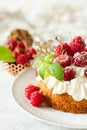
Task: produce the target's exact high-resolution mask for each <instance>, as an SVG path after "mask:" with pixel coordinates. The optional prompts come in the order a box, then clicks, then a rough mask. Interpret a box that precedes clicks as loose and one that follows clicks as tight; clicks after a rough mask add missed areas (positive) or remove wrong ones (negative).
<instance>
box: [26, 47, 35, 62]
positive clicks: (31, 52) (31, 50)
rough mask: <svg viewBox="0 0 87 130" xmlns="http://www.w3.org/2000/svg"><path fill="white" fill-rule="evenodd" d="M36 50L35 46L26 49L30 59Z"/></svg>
mask: <svg viewBox="0 0 87 130" xmlns="http://www.w3.org/2000/svg"><path fill="white" fill-rule="evenodd" d="M36 53H37V52H36V50H35V49H34V48H29V49H27V50H26V51H25V54H26V56H27V58H28V59H29V60H30V59H33V55H34V54H36Z"/></svg>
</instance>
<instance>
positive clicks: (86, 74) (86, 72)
mask: <svg viewBox="0 0 87 130" xmlns="http://www.w3.org/2000/svg"><path fill="white" fill-rule="evenodd" d="M84 74H85V76H86V77H87V69H86V70H85V71H84Z"/></svg>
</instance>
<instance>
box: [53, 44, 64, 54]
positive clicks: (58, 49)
mask: <svg viewBox="0 0 87 130" xmlns="http://www.w3.org/2000/svg"><path fill="white" fill-rule="evenodd" d="M62 52H63V44H59V45H57V46H56V53H55V55H56V56H59V55H61V54H62Z"/></svg>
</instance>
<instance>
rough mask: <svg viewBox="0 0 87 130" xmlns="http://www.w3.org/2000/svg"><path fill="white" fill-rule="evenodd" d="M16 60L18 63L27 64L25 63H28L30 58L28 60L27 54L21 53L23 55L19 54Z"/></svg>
mask: <svg viewBox="0 0 87 130" xmlns="http://www.w3.org/2000/svg"><path fill="white" fill-rule="evenodd" d="M16 62H17V64H25V63H27V62H28V60H27V57H26V55H25V54H21V55H19V56H17V59H16Z"/></svg>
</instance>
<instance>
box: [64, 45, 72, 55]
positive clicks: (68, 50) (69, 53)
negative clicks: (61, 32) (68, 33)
mask: <svg viewBox="0 0 87 130" xmlns="http://www.w3.org/2000/svg"><path fill="white" fill-rule="evenodd" d="M63 48H64V51H65V52H66V53H67V54H68V55H69V56H73V55H74V52H73V51H72V50H71V48H70V46H69V45H68V44H67V43H64V44H63Z"/></svg>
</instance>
